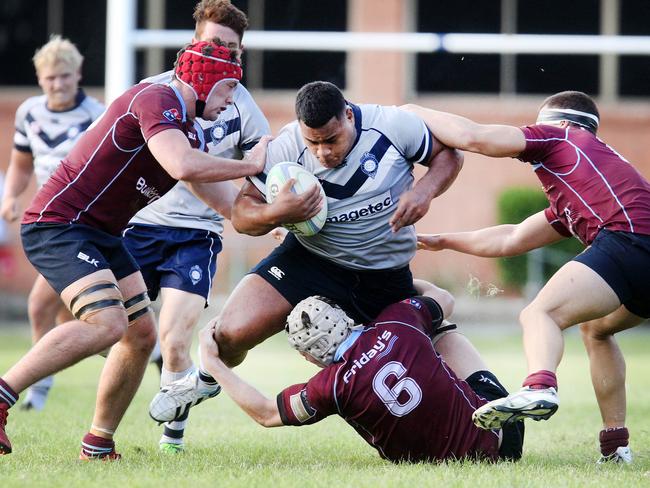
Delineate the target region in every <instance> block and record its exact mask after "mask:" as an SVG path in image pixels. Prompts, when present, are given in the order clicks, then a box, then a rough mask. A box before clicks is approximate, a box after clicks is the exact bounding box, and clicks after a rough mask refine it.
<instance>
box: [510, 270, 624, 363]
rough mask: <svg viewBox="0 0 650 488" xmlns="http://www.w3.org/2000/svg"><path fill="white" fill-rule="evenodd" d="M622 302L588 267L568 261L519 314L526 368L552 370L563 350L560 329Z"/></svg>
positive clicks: (601, 312) (617, 305)
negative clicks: (526, 362)
mask: <svg viewBox="0 0 650 488" xmlns="http://www.w3.org/2000/svg"><path fill="white" fill-rule="evenodd" d="M620 305H621V303H620V301H619V300H618V297H617V296H616V293H614V291H613V290H612V289H611V287H610V286H609V285H608V284H607V283H606V282H605V280H603V279H602V278H601V277H600V275H598V274H597V273H596V272H595V271H593V270H592V269H591V268H589V267H587V266H585V265H584V264H582V263H579V262H576V261H571V262H569V263H567V264H565V265H564V266H562V268H560V269H559V270H558V272H557V273H555V275H553V277H551V279H550V280H549V281H548V283H547V284H546V285H545V286H544V288H542V290H541V291H540V292H539V294H538V295H537V297H535V299H534V300H533V302H532V303H531V304H530V305H528V306H527V307H526V308H525V309H524V310H523V311H522V312H521V315H520V317H519V320H520V322H521V326H522V329H523V335H524V350H525V352H526V358H527V360H528V372H529V374H530V373H533V372H537V371H540V370H546V371H551V372H555V370H556V369H557V366H558V364H559V363H560V360H561V358H562V353H563V351H564V338H563V336H562V331H563V330H564V329H566V328H567V327H570V326H572V325H575V324H577V323H580V322H585V321H589V320H593V319H596V318H599V317H603V316H605V315H607V314H609V313H611V312H613V311H614V310H616V309H617V308H619V307H620Z"/></svg>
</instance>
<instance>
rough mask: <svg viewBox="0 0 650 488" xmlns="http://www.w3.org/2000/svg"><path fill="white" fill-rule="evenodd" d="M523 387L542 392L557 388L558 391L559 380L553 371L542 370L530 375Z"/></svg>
mask: <svg viewBox="0 0 650 488" xmlns="http://www.w3.org/2000/svg"><path fill="white" fill-rule="evenodd" d="M522 386H529V387H530V388H533V389H535V390H542V389H544V388H555V389H556V390H557V378H556V377H555V373H553V372H552V371H546V370H545V369H542V370H539V371H537V372H536V373H532V374H529V375H528V376H527V377H526V379H525V380H524V384H523V385H522Z"/></svg>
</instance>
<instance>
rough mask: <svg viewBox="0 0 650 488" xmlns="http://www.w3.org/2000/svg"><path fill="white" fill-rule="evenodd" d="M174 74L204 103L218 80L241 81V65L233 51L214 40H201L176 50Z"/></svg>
mask: <svg viewBox="0 0 650 488" xmlns="http://www.w3.org/2000/svg"><path fill="white" fill-rule="evenodd" d="M174 74H175V75H176V78H178V79H179V80H180V81H181V82H182V83H183V84H185V85H187V86H189V87H190V88H191V89H192V90H193V91H194V93H195V94H196V99H197V101H199V102H204V103H205V102H206V100H207V99H208V97H209V96H210V94H211V93H212V90H213V89H214V87H215V86H216V85H217V84H218V83H220V82H221V81H228V80H234V81H239V80H241V77H242V68H241V64H240V63H239V62H238V61H237V60H236V58H235V55H234V51H233V50H231V49H228V48H227V47H225V46H219V45H218V44H216V43H214V42H206V41H200V42H196V43H194V44H188V45H187V46H185V47H184V48H183V49H181V50H180V51H179V52H178V56H177V58H176V63H175V64H174Z"/></svg>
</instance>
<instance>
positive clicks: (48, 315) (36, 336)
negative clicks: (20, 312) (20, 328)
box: [27, 275, 71, 344]
mask: <svg viewBox="0 0 650 488" xmlns="http://www.w3.org/2000/svg"><path fill="white" fill-rule="evenodd" d="M61 307H63V304H62V302H61V298H60V297H59V294H58V293H57V292H56V291H54V288H52V287H51V286H50V284H49V283H48V282H47V281H46V280H45V278H43V277H42V276H41V275H39V276H38V277H37V278H36V281H35V282H34V286H33V287H32V291H31V292H30V293H29V299H28V302H27V312H28V315H29V323H30V325H31V327H32V343H33V344H35V343H37V342H38V341H39V340H40V338H41V337H43V336H44V335H45V334H47V333H48V332H49V331H50V330H52V328H53V327H54V325H55V317H56V315H57V313H58V312H59V309H60V308H61ZM68 320H71V319H68Z"/></svg>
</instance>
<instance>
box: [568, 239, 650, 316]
mask: <svg viewBox="0 0 650 488" xmlns="http://www.w3.org/2000/svg"><path fill="white" fill-rule="evenodd" d="M574 261H578V262H579V263H582V264H584V265H586V266H589V267H590V268H591V269H593V270H594V271H595V272H596V273H598V274H599V275H600V276H601V277H602V278H603V279H604V280H605V281H606V282H607V284H608V285H609V286H611V287H612V289H613V290H614V292H615V293H616V295H617V296H618V299H619V300H620V301H621V303H622V304H623V305H625V308H627V309H628V310H629V311H630V312H632V313H633V314H635V315H638V316H639V317H644V318H650V280H649V279H648V277H649V276H650V236H647V235H643V234H632V233H631V232H620V231H617V232H612V231H609V230H607V229H602V230H601V231H600V232H599V233H598V235H597V236H596V239H594V242H592V243H591V246H589V247H588V248H587V249H585V251H584V252H583V253H582V254H578V255H577V256H576V257H575V258H574Z"/></svg>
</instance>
